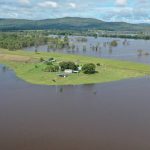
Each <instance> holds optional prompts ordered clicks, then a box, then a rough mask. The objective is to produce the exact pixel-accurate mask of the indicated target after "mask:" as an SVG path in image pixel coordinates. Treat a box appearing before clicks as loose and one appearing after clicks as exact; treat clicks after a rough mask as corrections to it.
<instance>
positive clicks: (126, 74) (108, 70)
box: [0, 49, 150, 85]
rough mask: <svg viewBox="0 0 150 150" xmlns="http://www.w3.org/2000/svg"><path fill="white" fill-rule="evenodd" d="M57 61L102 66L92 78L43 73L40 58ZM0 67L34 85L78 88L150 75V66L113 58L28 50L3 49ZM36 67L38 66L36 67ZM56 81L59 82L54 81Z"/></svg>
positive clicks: (0, 50) (90, 76) (82, 75)
mask: <svg viewBox="0 0 150 150" xmlns="http://www.w3.org/2000/svg"><path fill="white" fill-rule="evenodd" d="M41 57H42V58H44V59H48V58H51V57H53V58H55V59H56V60H57V61H56V63H59V62H61V61H73V62H76V63H77V62H78V63H79V64H82V65H83V64H85V63H94V64H97V63H100V64H101V66H99V67H98V66H97V68H96V71H97V72H98V73H95V74H93V75H86V74H83V73H79V74H71V75H69V76H68V77H67V78H61V77H58V76H57V74H58V73H49V72H44V71H43V68H44V67H45V64H44V63H41V62H40V61H39V60H40V58H41ZM0 64H4V65H7V66H8V67H10V68H11V69H13V70H14V72H15V73H16V75H17V76H18V77H19V78H21V79H23V80H25V81H27V82H29V83H33V84H43V85H78V84H90V83H103V82H111V81H117V80H123V79H129V78H137V77H143V76H145V75H149V74H150V65H145V64H139V63H133V62H127V61H118V60H111V59H103V58H95V57H88V56H79V55H70V54H60V53H46V52H45V53H44V52H42V53H38V54H36V53H34V52H25V51H14V52H13V51H8V50H4V49H0ZM35 66H37V67H35ZM54 80H55V81H56V82H54Z"/></svg>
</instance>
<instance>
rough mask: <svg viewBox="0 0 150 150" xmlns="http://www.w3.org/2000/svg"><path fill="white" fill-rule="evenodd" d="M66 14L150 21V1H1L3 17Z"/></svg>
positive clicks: (107, 19) (35, 16)
mask: <svg viewBox="0 0 150 150" xmlns="http://www.w3.org/2000/svg"><path fill="white" fill-rule="evenodd" d="M66 16H70V17H86V18H97V19H101V20H104V21H125V22H131V23H150V0H0V18H21V19H38V20H39V19H47V18H61V17H66Z"/></svg>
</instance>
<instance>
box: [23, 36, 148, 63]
mask: <svg viewBox="0 0 150 150" xmlns="http://www.w3.org/2000/svg"><path fill="white" fill-rule="evenodd" d="M78 38H81V37H79V36H69V39H70V45H71V46H72V45H74V46H75V49H72V48H70V49H68V48H67V49H66V48H64V49H55V50H54V49H49V51H53V52H59V53H69V54H78V55H88V56H94V57H103V58H110V59H119V60H127V61H134V62H139V63H145V64H150V40H141V39H140V40H139V39H138V40H134V39H121V38H104V37H98V38H94V37H85V38H86V39H87V42H78V41H77V39H78ZM114 40H115V41H117V43H118V45H117V46H116V47H110V45H109V43H111V42H112V41H114ZM83 46H84V47H86V49H83ZM93 46H94V47H95V46H97V47H98V49H93V48H92V47H93ZM24 50H25V51H35V47H28V48H24ZM37 51H39V52H41V51H42V52H47V51H48V46H47V45H41V46H39V47H38V48H37ZM139 51H142V54H140V55H139Z"/></svg>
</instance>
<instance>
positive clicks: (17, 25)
mask: <svg viewBox="0 0 150 150" xmlns="http://www.w3.org/2000/svg"><path fill="white" fill-rule="evenodd" d="M46 29H59V30H79V31H80V30H88V29H101V30H111V31H143V30H149V31H150V24H129V23H125V22H104V21H101V20H97V19H92V18H79V17H65V18H57V19H45V20H25V19H0V31H10V30H46Z"/></svg>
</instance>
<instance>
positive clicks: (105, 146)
mask: <svg viewBox="0 0 150 150" xmlns="http://www.w3.org/2000/svg"><path fill="white" fill-rule="evenodd" d="M149 89H150V80H149V79H148V78H143V79H132V80H124V81H118V82H112V83H107V84H100V85H94V84H93V85H81V86H36V85H30V84H27V83H25V82H23V81H21V80H19V79H18V78H16V77H15V74H14V73H13V72H12V71H10V70H7V69H4V68H3V67H2V66H0V149H1V150H100V149H102V150H149V149H150V142H149V139H150V129H149V127H150V92H149Z"/></svg>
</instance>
